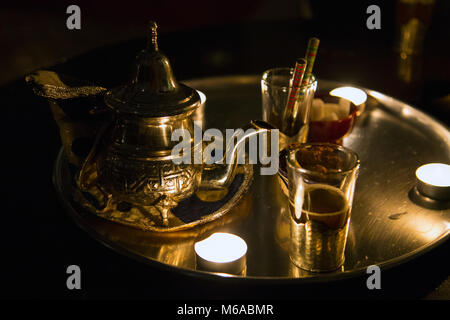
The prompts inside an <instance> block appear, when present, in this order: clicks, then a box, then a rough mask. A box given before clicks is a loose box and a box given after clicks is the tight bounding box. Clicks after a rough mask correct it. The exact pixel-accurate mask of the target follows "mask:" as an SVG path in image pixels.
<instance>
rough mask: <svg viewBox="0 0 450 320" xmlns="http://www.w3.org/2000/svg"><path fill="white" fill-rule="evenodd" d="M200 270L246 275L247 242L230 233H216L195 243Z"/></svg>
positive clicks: (197, 263)
mask: <svg viewBox="0 0 450 320" xmlns="http://www.w3.org/2000/svg"><path fill="white" fill-rule="evenodd" d="M194 250H195V257H196V265H197V269H198V270H202V271H209V272H216V273H224V274H232V275H244V274H245V271H246V269H247V259H246V254H247V244H246V243H245V241H244V240H243V239H241V238H240V237H238V236H236V235H233V234H229V233H214V234H213V235H211V236H210V237H209V238H206V239H204V240H202V241H199V242H197V243H195V246H194Z"/></svg>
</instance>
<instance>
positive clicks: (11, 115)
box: [0, 12, 450, 299]
mask: <svg viewBox="0 0 450 320" xmlns="http://www.w3.org/2000/svg"><path fill="white" fill-rule="evenodd" d="M391 13H392V12H391ZM324 19H325V18H324ZM326 19H328V20H319V21H310V22H308V21H302V22H301V21H297V20H292V21H290V20H288V21H279V22H276V21H272V22H262V21H261V22H258V21H254V22H245V23H233V24H224V25H219V26H213V27H208V28H190V29H187V30H185V31H178V32H172V33H166V34H165V33H164V32H162V34H161V35H160V38H159V39H160V40H159V41H160V49H161V50H162V51H163V52H164V53H165V54H166V55H167V56H168V57H169V59H170V60H171V63H172V67H173V69H174V71H175V75H176V76H177V78H178V79H179V80H183V79H191V78H199V77H206V76H214V75H227V74H259V73H262V71H264V70H265V69H268V68H271V67H274V66H290V65H292V64H293V61H295V58H296V57H297V56H299V55H303V53H304V51H305V48H306V43H307V39H308V37H310V36H317V37H319V38H320V39H321V46H320V50H319V55H318V58H317V60H316V61H317V62H316V66H315V73H316V74H317V75H319V76H320V77H321V78H324V79H331V80H336V81H343V82H349V83H354V84H357V85H360V86H363V87H366V88H371V89H374V90H377V91H380V92H383V93H385V94H388V95H391V96H394V97H396V98H400V99H401V100H404V101H406V102H408V103H410V104H412V105H414V106H417V107H418V108H420V109H422V110H424V111H425V112H428V113H430V114H432V115H433V116H434V117H436V118H438V119H439V120H440V121H441V122H444V123H446V124H447V125H448V124H449V121H450V117H449V113H448V105H447V107H446V106H445V104H442V101H443V100H442V99H441V100H439V99H440V98H442V97H444V96H445V95H447V94H448V93H449V91H450V74H449V73H448V70H450V61H449V60H448V56H449V54H448V53H449V52H450V50H449V44H448V42H447V43H444V42H443V41H440V40H439V39H441V36H442V34H440V33H439V30H444V31H447V34H448V29H445V26H446V23H445V21H443V20H442V21H441V20H439V19H438V20H437V22H436V25H432V26H431V28H430V31H429V38H427V39H426V45H425V47H424V48H425V50H424V51H423V54H422V55H419V56H417V57H414V58H413V59H414V61H418V62H417V63H418V65H417V67H418V71H417V70H416V71H415V72H418V73H417V74H414V77H413V79H410V80H405V79H404V78H403V79H402V77H401V76H399V54H398V53H396V52H395V51H394V50H393V47H394V44H395V32H394V30H395V23H393V22H392V21H389V20H383V21H386V23H385V24H384V25H383V28H382V29H381V30H368V29H367V28H366V27H365V19H366V16H364V15H363V16H361V17H359V18H358V19H356V20H355V21H352V23H347V24H345V23H341V24H339V23H340V19H339V18H338V17H335V18H334V20H333V19H332V18H330V17H326ZM330 19H331V20H330ZM341 22H342V21H341ZM440 23H442V25H440ZM333 26H334V27H333ZM447 39H448V37H447ZM144 43H145V41H144V39H135V40H130V41H128V42H124V43H120V44H117V45H112V46H107V47H102V48H100V49H96V50H93V51H90V52H88V53H86V54H83V55H80V56H78V57H76V58H73V59H70V60H68V61H66V62H64V63H60V64H57V65H55V66H53V67H52V68H51V69H53V70H56V71H59V72H63V73H66V74H70V75H72V76H75V77H79V78H82V79H89V80H92V81H94V82H96V83H98V84H100V85H103V86H106V87H113V86H116V85H119V84H121V83H123V82H124V81H126V80H127V78H128V75H129V73H130V69H131V66H132V64H133V60H134V57H135V55H136V53H137V52H138V51H139V50H140V49H142V48H143V46H144ZM445 70H447V72H446V71H445ZM400 73H401V72H400ZM0 97H1V99H2V106H3V110H4V112H6V115H7V117H6V118H3V119H5V120H4V121H3V125H2V128H3V129H4V133H3V134H4V135H3V137H4V139H3V141H4V142H5V143H6V145H5V146H4V148H3V150H4V151H3V158H4V159H5V160H6V163H5V171H6V175H7V178H6V179H5V180H4V181H5V182H6V188H4V190H5V191H6V195H5V196H6V197H5V200H6V203H7V206H6V210H4V211H3V218H4V221H3V224H2V225H3V234H4V235H5V243H6V246H5V249H6V252H5V251H4V252H3V257H4V259H2V262H3V263H2V267H1V274H2V296H3V297H9V298H10V297H14V298H24V297H26V298H81V299H93V298H124V299H128V298H150V299H160V298H170V299H211V298H216V299H225V298H228V299H239V298H254V299H258V298H270V299H298V298H299V299H300V298H370V299H371V298H377V299H396V298H400V299H404V298H407V299H427V298H428V299H450V284H449V283H450V280H449V271H448V270H449V266H450V262H449V259H448V252H449V249H450V243H449V242H448V241H447V242H445V243H444V244H442V245H440V246H438V247H436V248H434V249H433V250H431V251H429V252H426V253H425V254H423V255H422V256H420V257H419V258H417V259H415V260H413V261H410V262H407V263H405V264H403V265H400V266H397V267H394V268H392V269H389V270H382V289H381V290H368V289H367V287H366V278H367V277H358V278H354V279H350V280H345V281H344V280H342V281H334V282H330V283H324V284H320V285H318V284H314V285H302V286H299V285H286V284H276V283H272V284H271V285H267V284H266V283H264V282H258V281H250V282H246V283H239V282H237V281H234V280H233V279H226V278H224V279H221V280H211V279H202V278H197V277H189V276H186V275H181V274H176V273H171V272H167V270H165V269H164V268H155V267H149V266H146V265H144V264H141V263H139V262H137V261H134V260H131V259H129V258H127V257H124V256H121V255H119V254H118V253H116V252H114V251H112V250H110V249H109V248H107V247H104V246H103V245H102V244H100V243H98V242H96V241H95V240H94V239H92V238H90V237H89V236H88V235H87V234H86V233H85V232H84V231H82V230H80V229H79V228H78V227H77V226H76V225H75V223H74V222H73V221H72V220H71V219H70V217H69V216H68V215H66V213H65V212H64V210H63V209H62V207H61V206H60V205H59V203H58V201H57V198H56V195H55V191H54V188H53V185H52V180H51V177H52V169H53V165H54V161H55V158H56V155H57V152H58V150H59V148H60V146H61V142H60V140H59V135H58V128H57V126H56V123H55V122H54V121H53V118H52V114H51V111H50V109H49V107H48V105H47V102H46V101H45V100H44V99H42V98H39V97H36V96H35V95H34V94H33V93H32V91H31V89H30V88H29V87H27V86H26V83H25V81H24V80H23V79H20V80H17V81H14V82H11V83H9V84H7V85H5V86H3V87H2V88H1V90H0ZM436 101H437V102H436ZM446 108H447V109H446ZM5 191H4V192H5ZM72 264H75V265H78V266H80V268H81V270H82V289H81V290H68V289H67V287H66V279H67V277H68V275H67V273H66V268H67V267H68V266H69V265H72Z"/></svg>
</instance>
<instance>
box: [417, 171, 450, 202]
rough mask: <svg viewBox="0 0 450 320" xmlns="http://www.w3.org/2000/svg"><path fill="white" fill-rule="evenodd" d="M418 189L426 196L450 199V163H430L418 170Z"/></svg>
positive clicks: (442, 199)
mask: <svg viewBox="0 0 450 320" xmlns="http://www.w3.org/2000/svg"><path fill="white" fill-rule="evenodd" d="M416 179H417V190H418V191H419V192H420V193H421V194H422V195H424V196H426V197H429V198H432V199H435V200H439V201H445V200H450V165H448V164H443V163H428V164H425V165H422V166H420V167H419V168H417V170H416Z"/></svg>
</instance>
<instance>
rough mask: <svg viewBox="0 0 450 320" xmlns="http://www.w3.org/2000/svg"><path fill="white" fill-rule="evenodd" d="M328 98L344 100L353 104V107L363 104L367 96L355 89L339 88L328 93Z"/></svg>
mask: <svg viewBox="0 0 450 320" xmlns="http://www.w3.org/2000/svg"><path fill="white" fill-rule="evenodd" d="M330 96H334V97H339V98H344V99H347V100H350V101H351V102H353V104H354V105H355V106H359V105H360V104H363V103H364V102H366V100H367V94H366V93H365V92H364V91H363V90H361V89H358V88H355V87H340V88H336V89H333V90H331V91H330Z"/></svg>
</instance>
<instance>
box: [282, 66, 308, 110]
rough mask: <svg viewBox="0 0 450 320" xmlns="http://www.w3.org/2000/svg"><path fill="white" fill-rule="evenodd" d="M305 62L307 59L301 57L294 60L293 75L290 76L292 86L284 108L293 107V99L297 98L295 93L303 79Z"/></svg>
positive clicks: (290, 108)
mask: <svg viewBox="0 0 450 320" xmlns="http://www.w3.org/2000/svg"><path fill="white" fill-rule="evenodd" d="M306 64H307V61H306V60H305V59H303V58H299V59H297V61H296V62H295V68H294V75H293V77H292V88H291V92H290V93H289V98H288V102H287V104H286V109H288V110H292V109H293V108H294V104H295V100H297V95H298V92H299V91H300V90H299V89H300V85H301V83H302V80H303V75H304V74H305V69H306Z"/></svg>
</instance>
